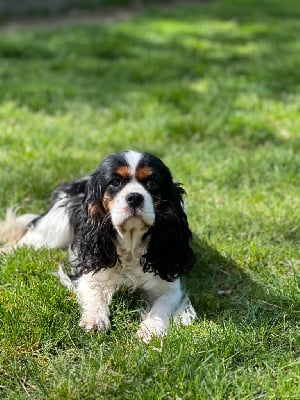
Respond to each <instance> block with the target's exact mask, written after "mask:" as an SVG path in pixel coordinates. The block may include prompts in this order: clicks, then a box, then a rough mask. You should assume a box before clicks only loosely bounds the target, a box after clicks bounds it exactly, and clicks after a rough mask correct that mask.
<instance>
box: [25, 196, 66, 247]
mask: <svg viewBox="0 0 300 400" xmlns="http://www.w3.org/2000/svg"><path fill="white" fill-rule="evenodd" d="M65 204H66V199H64V198H62V199H60V200H58V201H57V202H55V203H54V205H53V206H52V207H51V208H50V210H49V211H48V212H47V214H45V215H44V216H43V217H42V218H41V219H40V220H39V221H38V222H37V223H36V224H35V225H34V226H32V227H30V228H29V229H28V231H27V232H26V233H25V235H24V236H23V237H22V239H21V240H20V241H19V242H18V244H17V246H18V247H19V246H24V245H25V246H32V247H34V248H35V249H38V248H40V247H44V246H46V247H49V248H59V249H63V248H67V247H68V246H69V245H70V243H71V242H72V240H73V229H72V227H71V225H70V222H69V216H68V212H67V210H66V207H65Z"/></svg>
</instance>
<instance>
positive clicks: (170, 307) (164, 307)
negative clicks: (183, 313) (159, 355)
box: [137, 277, 183, 343]
mask: <svg viewBox="0 0 300 400" xmlns="http://www.w3.org/2000/svg"><path fill="white" fill-rule="evenodd" d="M155 279H156V280H158V284H156V285H155V287H153V288H152V289H150V290H149V289H148V290H146V295H147V296H148V299H149V305H150V310H149V312H148V313H147V315H146V317H145V318H144V320H143V321H142V322H141V325H140V329H139V330H138V332H137V335H138V336H139V337H140V338H141V339H142V340H143V341H144V342H145V343H148V342H149V341H150V340H151V338H152V337H153V336H162V335H164V334H165V333H166V331H167V329H168V327H169V325H170V317H172V316H173V314H174V312H175V311H176V310H177V308H178V306H179V304H180V302H181V300H182V297H183V293H182V290H181V286H180V281H179V279H177V280H176V281H174V282H166V281H163V280H161V279H160V278H158V277H155Z"/></svg>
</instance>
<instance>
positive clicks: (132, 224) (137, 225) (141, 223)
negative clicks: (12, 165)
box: [115, 215, 151, 233]
mask: <svg viewBox="0 0 300 400" xmlns="http://www.w3.org/2000/svg"><path fill="white" fill-rule="evenodd" d="M150 225H151V224H149V223H147V222H146V221H145V220H144V219H143V218H142V217H141V216H137V215H132V216H130V217H128V218H126V219H125V220H124V221H122V222H121V223H119V224H117V225H115V228H116V229H117V231H118V232H120V233H124V232H126V231H131V230H133V229H137V230H139V231H141V232H147V230H148V229H149V226H150Z"/></svg>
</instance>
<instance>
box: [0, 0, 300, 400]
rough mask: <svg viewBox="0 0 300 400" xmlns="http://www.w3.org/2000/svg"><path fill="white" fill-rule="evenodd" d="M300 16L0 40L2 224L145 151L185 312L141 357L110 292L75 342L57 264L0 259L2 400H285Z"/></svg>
mask: <svg viewBox="0 0 300 400" xmlns="http://www.w3.org/2000/svg"><path fill="white" fill-rule="evenodd" d="M299 22H300V10H299V7H298V2H297V0H287V1H286V2H284V3H282V2H281V1H279V0H273V1H267V0H266V1H264V2H259V1H256V0H246V1H242V0H223V1H214V2H207V3H203V2H199V3H193V4H188V3H187V4H186V5H181V6H178V7H171V8H162V7H158V6H157V7H152V8H149V9H148V10H146V11H143V12H141V13H140V14H139V15H137V16H135V17H133V18H131V19H129V20H128V21H124V22H118V23H104V22H99V23H95V22H94V23H93V24H86V25H84V24H81V25H76V26H66V27H61V28H55V27H53V28H49V27H48V28H47V29H43V28H30V27H27V28H26V29H25V28H24V29H23V30H18V31H16V32H6V33H2V34H1V37H0V58H1V61H0V165H1V168H0V182H1V189H0V201H1V202H0V204H1V210H0V214H1V216H4V213H5V209H6V208H7V207H9V206H12V205H20V207H21V211H30V212H36V211H42V210H44V209H45V207H46V206H47V199H48V195H49V193H50V191H51V189H52V188H53V186H56V185H57V184H58V183H60V182H62V181H67V180H70V179H73V178H75V177H78V176H80V175H83V174H86V173H87V172H89V171H92V170H93V169H94V168H95V166H96V165H97V164H98V163H99V162H100V161H101V159H102V158H103V157H104V156H105V155H107V154H108V153H111V152H115V151H118V150H122V149H125V148H133V149H137V150H145V151H149V152H154V153H155V154H156V155H158V156H160V157H162V158H163V160H164V161H165V162H166V164H167V165H169V167H170V168H171V170H172V172H173V175H174V176H175V178H176V180H178V181H181V182H183V183H184V186H185V188H186V190H187V193H188V196H187V198H186V201H187V208H188V213H189V220H190V224H191V228H192V230H193V232H194V248H195V251H196V253H197V265H196V267H195V269H194V271H193V272H192V274H191V275H190V276H189V277H188V278H187V279H186V280H185V285H186V287H187V290H188V292H189V293H190V296H191V299H192V302H193V304H194V305H195V307H196V309H197V312H198V316H199V318H198V321H197V322H196V323H195V324H194V325H193V326H191V327H189V328H181V327H176V326H174V327H173V329H172V330H171V332H170V334H169V336H168V337H167V338H165V339H164V340H163V341H160V340H158V339H155V340H153V342H152V343H151V344H150V345H149V346H145V345H143V344H141V343H140V342H139V341H138V340H137V339H136V338H135V335H134V332H135V331H136V329H137V326H138V323H139V316H138V312H137V310H138V305H139V301H140V299H139V296H138V295H136V296H133V295H131V294H129V293H127V292H125V291H124V292H122V293H120V294H118V296H116V298H115V299H114V303H113V317H112V330H111V332H110V333H109V334H107V335H104V334H98V335H91V334H87V333H84V332H83V331H82V330H81V329H80V328H79V327H78V319H79V310H78V306H77V304H76V301H75V299H74V297H73V296H72V295H70V294H69V293H68V292H67V291H66V290H65V289H64V288H63V287H62V286H61V285H60V284H59V282H58V280H57V279H56V278H55V277H54V276H53V275H52V272H53V271H55V270H56V269H57V266H58V263H59V262H61V260H64V259H65V258H66V255H65V254H64V253H63V252H60V251H54V250H51V251H50V250H47V249H44V250H40V251H37V252H34V251H32V250H30V249H20V250H18V251H16V252H15V253H14V254H12V255H10V256H2V257H1V260H0V263H1V271H0V343H1V344H0V392H1V394H0V395H1V398H2V399H14V400H15V399H27V398H30V399H46V398H50V399H81V400H82V399H109V398H113V399H133V398H136V399H172V400H173V399H178V400H179V399H203V400H207V399H214V400H218V399H298V398H299V391H300V384H299V374H300V361H299V356H300V351H299V350H300V334H299V317H300V277H299V260H300V258H299V241H300V214H299V172H300V159H299V151H300V113H299V111H300V95H299V93H300V90H299V89H300V83H299V82H300V52H299V50H300V45H299V34H300V24H299ZM221 293H225V294H221Z"/></svg>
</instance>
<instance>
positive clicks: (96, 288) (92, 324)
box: [76, 273, 114, 331]
mask: <svg viewBox="0 0 300 400" xmlns="http://www.w3.org/2000/svg"><path fill="white" fill-rule="evenodd" d="M97 278H99V277H98V274H97V273H96V274H93V273H88V274H85V275H82V276H81V277H80V278H79V280H78V281H77V287H76V294H77V298H78V302H79V304H80V307H81V319H80V326H81V327H82V328H84V329H85V330H86V331H91V330H92V331H98V330H102V331H107V330H109V328H110V320H109V316H110V312H109V304H110V302H111V298H112V295H113V293H114V288H113V287H110V286H108V285H107V284H105V280H104V281H101V280H100V279H97Z"/></svg>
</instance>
